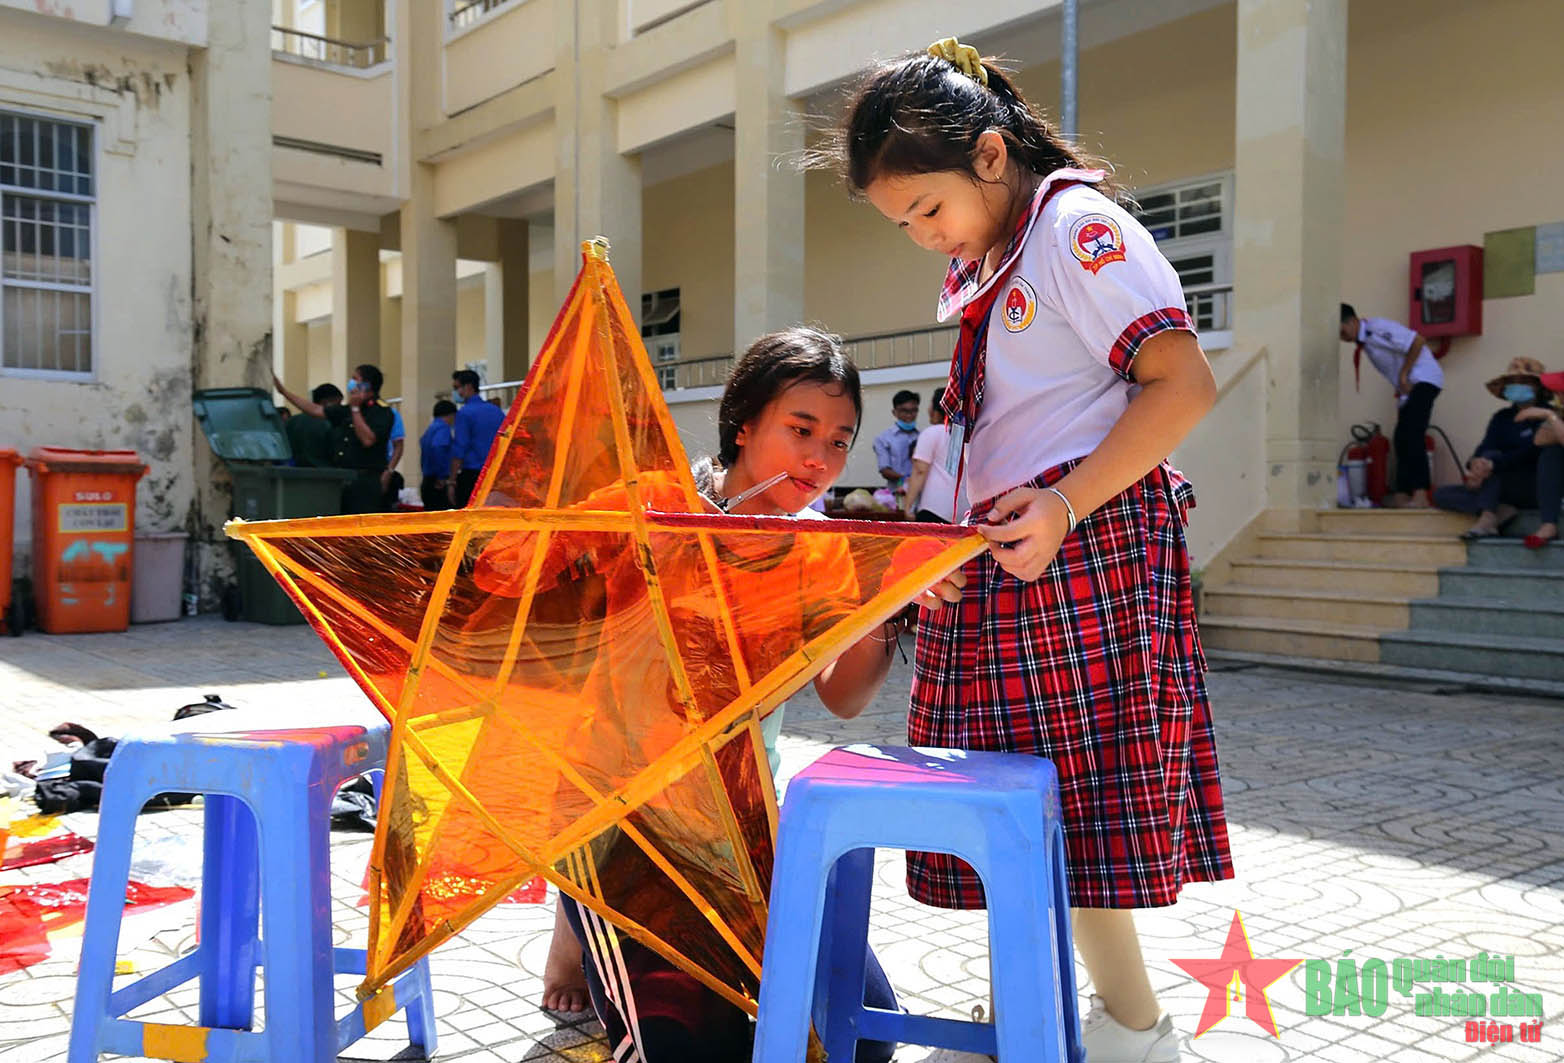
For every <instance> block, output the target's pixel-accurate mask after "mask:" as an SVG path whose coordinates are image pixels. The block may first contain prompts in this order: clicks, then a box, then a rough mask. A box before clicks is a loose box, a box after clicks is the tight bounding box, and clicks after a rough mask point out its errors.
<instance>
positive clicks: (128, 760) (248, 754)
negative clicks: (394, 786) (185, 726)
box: [67, 712, 435, 1063]
mask: <svg viewBox="0 0 1564 1063" xmlns="http://www.w3.org/2000/svg"><path fill="white" fill-rule="evenodd" d="M200 721H201V723H203V724H205V725H207V726H217V725H220V726H222V727H223V731H222V732H221V733H173V732H172V729H170V733H157V734H147V735H139V736H133V737H130V738H127V739H125V740H124V741H122V742H121V743H120V744H119V745H118V747H116V749H115V751H114V756H113V758H112V759H111V760H110V761H109V768H108V771H107V773H106V774H105V776H104V787H103V799H102V803H101V813H100V816H99V823H98V840H97V851H96V855H95V856H94V859H93V867H92V884H91V887H90V889H89V891H88V895H87V918H86V925H85V928H84V931H83V937H82V952H81V968H80V971H79V973H78V975H77V980H76V1003H75V1013H74V1015H73V1016H72V1019H71V1039H70V1049H69V1055H68V1057H67V1058H68V1060H69V1063H93V1061H95V1060H96V1059H97V1058H98V1055H99V1054H100V1053H104V1052H112V1053H117V1054H121V1055H131V1056H150V1057H153V1058H157V1059H172V1060H181V1061H183V1060H188V1061H192V1063H206V1061H211V1063H219V1061H221V1063H330V1061H333V1060H335V1059H336V1058H337V1054H338V1053H339V1052H340V1051H341V1050H342V1049H343V1048H345V1047H346V1046H347V1045H349V1044H351V1043H352V1042H354V1041H356V1040H358V1039H359V1038H360V1037H363V1036H364V1034H365V1033H366V1032H367V1031H368V1030H370V1029H373V1028H374V1027H375V1026H376V1025H378V1024H379V1023H380V1022H381V1021H383V1020H384V1019H386V1018H388V1017H389V1016H390V1015H392V1014H393V1013H394V1012H396V1011H397V1010H398V1009H400V1008H406V1009H407V1022H408V1032H409V1037H410V1040H411V1041H412V1043H413V1044H414V1045H415V1046H416V1047H418V1048H421V1049H422V1050H423V1053H424V1055H425V1056H428V1055H432V1054H433V1053H434V1050H435V1026H434V1003H433V997H432V992H431V987H430V982H429V967H428V961H427V960H422V961H420V962H419V963H418V964H417V965H416V966H415V967H413V968H412V969H411V970H409V971H408V972H407V973H406V974H404V975H402V976H401V977H400V978H398V979H397V980H395V981H394V982H392V983H391V985H389V986H387V987H386V988H385V989H383V990H382V991H381V992H380V993H379V994H377V995H376V996H374V997H372V998H370V999H369V1000H368V1001H365V1002H364V1003H363V1004H361V1005H359V1006H358V1007H355V1008H354V1009H353V1010H352V1011H351V1012H350V1013H348V1014H347V1015H346V1016H345V1017H344V1018H343V1019H342V1020H341V1021H340V1022H339V1021H338V1020H337V1018H336V1014H335V1002H334V996H335V990H334V988H333V975H335V974H363V973H364V961H365V954H364V950H362V949H343V948H333V947H332V920H331V880H330V837H329V833H328V832H329V828H330V819H331V800H332V797H333V796H334V795H335V794H336V792H337V789H338V787H340V786H341V785H342V784H343V783H344V782H346V781H347V780H349V779H351V778H353V777H354V776H356V775H359V774H361V773H363V772H366V771H369V770H371V769H379V768H382V767H383V766H384V764H385V754H386V740H387V728H386V725H385V724H384V723H383V722H380V723H376V724H373V725H370V726H360V725H357V724H352V725H344V726H336V727H309V728H293V729H286V730H284V729H278V728H277V724H278V721H277V719H276V717H275V716H272V715H267V716H259V715H253V714H251V713H239V712H233V713H227V712H225V713H223V714H221V715H220V716H206V717H201V718H200ZM171 791H172V792H186V793H199V794H202V795H204V796H205V833H204V840H203V855H204V862H203V866H202V872H201V916H200V945H199V946H198V947H197V949H196V951H195V952H193V953H191V954H190V955H188V956H185V957H183V958H181V959H179V960H176V961H175V962H174V963H172V964H169V965H168V966H167V967H165V968H163V969H162V970H160V971H158V972H156V973H155V974H151V975H148V976H147V977H145V978H142V979H139V980H138V981H136V982H134V983H132V984H130V985H128V986H125V987H124V988H122V989H120V990H118V991H117V992H116V991H114V988H113V979H114V969H115V956H116V952H117V946H118V941H119V928H120V918H121V915H122V913H123V911H124V903H125V894H126V889H127V886H128V882H129V878H130V860H131V847H132V843H133V841H134V838H135V831H136V817H137V816H138V815H139V814H140V812H141V808H142V806H143V805H144V804H146V802H147V801H148V800H150V799H151V798H152V797H154V796H155V795H157V794H160V793H167V792H171ZM257 967H260V968H262V969H263V970H264V972H265V978H266V981H265V990H264V992H265V1003H266V1015H265V1027H264V1029H262V1030H258V1031H257V1030H253V1029H252V1027H253V1025H254V1009H255V971H256V968H257ZM191 979H199V981H200V1005H199V1016H198V1018H199V1022H200V1025H199V1026H179V1025H168V1024H162V1023H152V1022H137V1021H134V1020H131V1019H126V1018H122V1016H124V1015H126V1014H127V1013H129V1012H131V1011H133V1010H134V1009H136V1008H137V1007H139V1006H141V1005H142V1004H144V1003H146V1002H147V1001H149V1000H152V999H154V998H156V997H159V996H161V995H163V994H164V993H167V992H168V991H170V990H171V989H173V988H175V987H176V986H179V985H182V984H184V983H185V982H188V981H190V980H191Z"/></svg>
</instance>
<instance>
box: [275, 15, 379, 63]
mask: <svg viewBox="0 0 1564 1063" xmlns="http://www.w3.org/2000/svg"><path fill="white" fill-rule="evenodd" d="M390 43H391V40H390V38H389V37H381V38H379V39H378V40H373V41H365V42H362V43H359V42H354V41H339V40H336V39H334V38H332V37H322V36H320V35H319V34H316V33H305V32H304V31H303V30H296V29H292V28H290V27H288V26H273V27H272V51H274V52H279V53H281V54H283V55H291V56H293V57H294V58H295V59H303V60H305V61H306V62H310V63H320V64H322V65H324V66H345V67H348V68H350V69H353V70H368V69H369V68H370V67H373V66H379V65H380V64H381V63H384V62H385V61H386V58H387V55H388V54H389V48H388V45H390Z"/></svg>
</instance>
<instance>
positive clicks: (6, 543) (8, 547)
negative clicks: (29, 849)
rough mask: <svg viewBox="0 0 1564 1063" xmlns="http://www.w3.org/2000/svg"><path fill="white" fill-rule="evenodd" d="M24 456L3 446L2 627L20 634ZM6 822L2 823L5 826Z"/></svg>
mask: <svg viewBox="0 0 1564 1063" xmlns="http://www.w3.org/2000/svg"><path fill="white" fill-rule="evenodd" d="M21 463H22V456H21V455H20V454H18V453H17V452H16V451H14V450H0V630H4V631H5V632H6V633H7V634H9V635H20V634H21V633H22V624H21V618H22V617H21V614H22V610H21V603H20V602H13V601H12V600H11V563H12V561H13V560H14V556H13V552H12V551H13V549H14V547H13V544H14V542H15V539H16V467H17V466H18V465H20V464H21ZM3 826H4V824H0V827H3Z"/></svg>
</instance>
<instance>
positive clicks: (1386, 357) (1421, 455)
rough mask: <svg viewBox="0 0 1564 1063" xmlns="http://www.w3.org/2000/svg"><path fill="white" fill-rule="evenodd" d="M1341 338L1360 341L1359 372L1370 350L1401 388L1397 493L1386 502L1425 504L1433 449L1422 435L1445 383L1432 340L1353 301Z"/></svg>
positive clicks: (1345, 310) (1355, 361) (1346, 308)
mask: <svg viewBox="0 0 1564 1063" xmlns="http://www.w3.org/2000/svg"><path fill="white" fill-rule="evenodd" d="M1341 340H1342V342H1343V343H1352V344H1356V345H1357V346H1356V347H1354V348H1353V352H1352V370H1353V375H1354V377H1356V376H1357V373H1358V370H1359V368H1360V359H1361V357H1362V356H1363V355H1365V354H1366V355H1368V357H1369V361H1370V362H1372V363H1373V365H1374V368H1375V369H1378V370H1379V372H1380V374H1381V375H1382V376H1384V378H1385V379H1386V380H1388V381H1390V383H1391V386H1393V387H1394V388H1395V389H1396V404H1397V405H1398V407H1399V408H1400V410H1399V413H1398V414H1397V416H1396V432H1395V436H1394V437H1393V441H1394V443H1395V448H1396V484H1395V493H1394V494H1392V495H1391V496H1390V498H1389V500H1388V501H1387V503H1386V504H1387V505H1390V506H1392V507H1399V506H1413V507H1416V508H1424V507H1426V506H1427V505H1428V504H1429V502H1428V491H1429V487H1430V482H1429V477H1428V451H1427V449H1426V447H1425V446H1424V443H1423V438H1424V436H1426V435H1427V434H1428V422H1429V420H1430V419H1431V418H1432V417H1433V413H1434V400H1435V399H1437V398H1438V397H1439V392H1440V390H1441V389H1442V388H1443V387H1444V386H1445V375H1444V371H1443V370H1442V369H1440V368H1439V362H1438V361H1436V360H1435V358H1434V353H1433V352H1432V351H1430V350H1429V349H1428V341H1427V340H1425V339H1423V337H1422V336H1419V335H1418V334H1417V333H1416V332H1414V331H1412V330H1411V329H1409V328H1407V327H1406V326H1405V325H1402V324H1400V323H1399V322H1395V321H1391V320H1390V319H1389V318H1383V317H1369V318H1362V319H1360V318H1359V317H1358V312H1357V311H1356V310H1354V309H1353V308H1352V307H1351V306H1350V305H1349V304H1347V303H1342V304H1341Z"/></svg>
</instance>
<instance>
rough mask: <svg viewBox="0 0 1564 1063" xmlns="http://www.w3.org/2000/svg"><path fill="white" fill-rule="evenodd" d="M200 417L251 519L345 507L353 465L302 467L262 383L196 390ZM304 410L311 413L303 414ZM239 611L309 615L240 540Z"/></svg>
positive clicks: (261, 616) (240, 510)
mask: <svg viewBox="0 0 1564 1063" xmlns="http://www.w3.org/2000/svg"><path fill="white" fill-rule="evenodd" d="M195 416H196V420H197V421H198V422H199V423H200V425H201V431H203V432H205V433H206V438H207V440H208V441H209V442H210V443H211V444H212V452H213V453H215V454H216V455H217V456H218V457H219V458H221V459H222V461H223V464H225V465H227V466H228V471H229V472H230V473H231V474H232V475H233V484H234V494H233V510H232V515H233V516H235V517H239V518H242V519H244V520H287V519H290V518H293V517H327V516H333V515H335V514H337V513H341V512H342V486H343V485H344V484H346V483H347V482H348V481H349V480H351V479H353V477H354V476H356V475H358V474H357V473H355V472H353V471H352V470H350V469H314V468H299V467H296V466H292V465H285V464H277V463H278V462H287V461H291V460H292V459H293V450H292V448H291V447H290V446H289V445H288V435H287V433H286V432H285V431H284V430H283V423H282V418H281V417H280V416H278V414H277V407H276V406H275V405H273V403H272V397H271V394H270V393H269V392H266V391H262V390H261V389H260V388H206V389H204V390H201V391H197V392H196V393H195ZM295 416H299V417H304V416H307V415H306V414H296V415H295ZM234 551H235V567H236V569H237V571H238V576H239V586H238V593H239V603H240V605H239V616H241V617H242V618H243V619H245V620H254V621H257V622H259V623H262V624H302V623H304V616H303V615H302V614H301V613H300V612H299V610H298V608H297V607H296V606H295V605H294V604H293V602H292V601H291V600H290V599H289V598H288V596H287V594H285V593H284V592H283V589H282V588H281V587H279V586H278V585H277V581H276V580H274V579H272V577H271V573H269V572H267V571H266V569H265V568H264V567H263V566H262V565H261V563H260V561H258V560H256V557H255V554H254V553H252V552H251V550H250V548H249V547H248V546H245V545H244V544H243V543H235V544H234Z"/></svg>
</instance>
